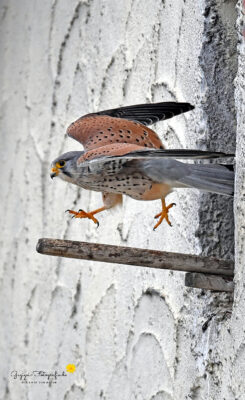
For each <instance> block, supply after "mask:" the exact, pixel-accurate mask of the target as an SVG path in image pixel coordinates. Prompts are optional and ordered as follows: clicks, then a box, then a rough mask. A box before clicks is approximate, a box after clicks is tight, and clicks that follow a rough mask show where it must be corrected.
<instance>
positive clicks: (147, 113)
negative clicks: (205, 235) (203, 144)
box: [50, 102, 234, 230]
mask: <svg viewBox="0 0 245 400" xmlns="http://www.w3.org/2000/svg"><path fill="white" fill-rule="evenodd" d="M193 109H194V106H193V105H191V104H190V103H178V102H160V103H148V104H137V105H131V106H125V107H119V108H114V109H109V110H104V111H99V112H95V113H90V114H86V115H84V116H82V117H80V118H78V119H77V120H76V121H74V122H72V123H71V124H70V125H69V127H68V129H67V135H68V136H69V137H71V138H73V139H75V140H76V141H78V142H79V143H80V144H82V145H83V147H84V150H83V151H82V150H81V151H70V152H67V153H64V154H62V155H60V156H58V157H57V158H56V159H55V160H53V161H52V163H51V173H50V177H51V178H52V179H53V178H54V177H59V178H61V179H62V180H64V181H66V182H69V183H72V184H75V185H77V186H80V187H82V188H84V189H87V190H92V191H97V192H102V198H103V206H102V207H100V208H98V209H96V210H94V211H88V212H86V211H84V210H83V209H79V210H78V211H74V210H71V209H68V210H66V211H67V212H69V214H71V215H72V216H73V217H75V218H88V219H90V220H92V221H93V222H94V223H95V224H97V226H99V221H98V219H97V218H96V217H95V215H96V214H98V213H100V212H102V211H104V210H108V209H111V208H113V207H115V206H116V205H118V204H121V203H122V197H123V195H127V196H130V197H131V198H133V199H136V200H143V201H149V200H160V201H161V212H160V213H158V214H157V215H156V216H155V218H156V219H157V218H159V219H158V221H157V223H156V224H155V226H154V228H153V230H156V229H157V228H158V227H159V225H160V224H161V223H162V222H163V220H166V222H167V223H168V225H169V226H172V224H171V222H170V220H169V216H168V213H169V210H170V209H171V208H172V207H173V206H174V205H176V204H175V203H170V204H169V205H166V202H165V198H166V196H167V195H168V194H169V193H171V192H172V191H173V189H175V188H196V189H199V190H202V191H207V192H212V193H218V194H222V195H226V196H232V195H233V192H234V171H233V166H232V165H225V164H223V163H222V162H220V163H219V164H214V163H209V164H207V163H203V164H200V163H198V164H195V163H192V164H191V163H190V160H203V159H215V158H216V159H218V161H220V160H219V159H224V158H226V157H233V156H234V155H233V154H226V153H223V152H213V151H202V150H188V149H165V148H164V145H163V143H162V141H161V140H160V138H159V136H158V135H157V133H156V132H155V131H153V130H152V129H150V128H149V127H148V125H151V124H153V123H156V122H158V121H162V120H166V119H168V118H171V117H174V116H177V115H179V114H181V113H185V112H187V111H191V110H193ZM179 160H185V161H187V162H183V161H179Z"/></svg>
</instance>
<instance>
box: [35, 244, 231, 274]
mask: <svg viewBox="0 0 245 400" xmlns="http://www.w3.org/2000/svg"><path fill="white" fill-rule="evenodd" d="M37 251H38V253H41V254H47V255H51V256H59V257H69V258H79V259H83V260H92V261H103V262H107V263H116V264H129V265H136V266H139V267H148V268H159V269H170V270H174V271H185V272H201V273H208V274H214V275H223V276H230V277H232V276H233V269H234V263H233V261H227V260H219V259H217V258H211V257H199V256H195V255H189V254H180V253H169V252H165V251H157V250H147V249H139V248H134V247H123V246H112V245H108V244H100V243H87V242H77V241H73V240H60V239H39V241H38V243H37Z"/></svg>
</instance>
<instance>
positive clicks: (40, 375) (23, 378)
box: [10, 364, 76, 384]
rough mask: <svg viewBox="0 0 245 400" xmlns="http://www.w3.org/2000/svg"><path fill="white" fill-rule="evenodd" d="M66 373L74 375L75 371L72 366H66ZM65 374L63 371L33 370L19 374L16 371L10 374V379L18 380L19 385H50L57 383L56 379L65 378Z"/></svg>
mask: <svg viewBox="0 0 245 400" xmlns="http://www.w3.org/2000/svg"><path fill="white" fill-rule="evenodd" d="M66 371H67V372H69V373H72V374H73V373H74V372H75V371H76V367H75V365H74V364H68V365H67V366H66ZM67 376H68V375H67V373H66V372H65V371H61V372H60V371H56V370H55V371H43V370H33V371H30V372H19V371H17V370H13V371H11V373H10V377H11V378H12V379H14V380H16V381H17V380H18V381H20V382H21V383H34V384H39V383H40V384H45V383H46V384H52V383H57V381H58V379H62V378H64V377H67Z"/></svg>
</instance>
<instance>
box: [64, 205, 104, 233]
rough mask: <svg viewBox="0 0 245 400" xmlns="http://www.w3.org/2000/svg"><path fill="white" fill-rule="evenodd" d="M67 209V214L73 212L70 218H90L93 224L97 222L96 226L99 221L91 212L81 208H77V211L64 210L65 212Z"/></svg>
mask: <svg viewBox="0 0 245 400" xmlns="http://www.w3.org/2000/svg"><path fill="white" fill-rule="evenodd" d="M67 211H68V212H69V214H73V215H72V218H88V219H91V220H92V221H93V222H94V223H95V224H97V228H98V227H99V221H98V220H97V219H96V218H95V217H94V215H93V212H86V211H84V210H82V209H81V208H80V209H79V211H73V210H66V212H67Z"/></svg>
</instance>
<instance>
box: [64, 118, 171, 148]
mask: <svg viewBox="0 0 245 400" xmlns="http://www.w3.org/2000/svg"><path fill="white" fill-rule="evenodd" d="M67 134H68V135H69V136H70V137H72V138H73V139H75V140H77V141H78V142H80V143H81V144H82V145H83V146H84V149H85V151H89V150H94V149H98V148H99V147H103V146H106V145H111V144H114V143H124V144H125V143H126V144H135V145H138V146H143V147H148V148H158V149H159V148H162V149H163V144H162V142H161V140H160V138H159V137H158V135H157V134H156V133H155V132H154V131H152V130H151V129H150V128H148V127H147V126H144V125H142V124H139V123H137V122H133V121H126V120H125V119H121V118H114V117H110V116H107V115H101V116H99V115H95V116H93V115H91V116H88V117H82V118H79V119H78V120H77V121H75V122H73V123H72V124H71V125H70V126H69V127H68V129H67Z"/></svg>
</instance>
